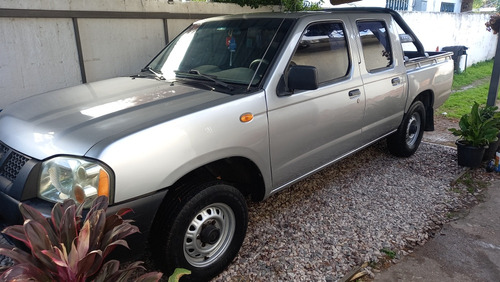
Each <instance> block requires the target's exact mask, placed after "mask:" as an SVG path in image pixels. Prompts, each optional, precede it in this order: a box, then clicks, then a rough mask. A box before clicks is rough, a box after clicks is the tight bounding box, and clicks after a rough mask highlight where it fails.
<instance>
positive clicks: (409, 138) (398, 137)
mask: <svg viewBox="0 0 500 282" xmlns="http://www.w3.org/2000/svg"><path fill="white" fill-rule="evenodd" d="M424 126H425V106H424V104H423V103H422V102H421V101H415V102H414V103H413V104H412V105H411V107H410V109H408V112H407V113H406V114H405V117H404V119H403V122H402V123H401V125H399V128H398V130H397V131H396V132H395V133H394V134H392V135H391V136H389V137H388V138H387V147H388V148H389V151H390V152H391V153H392V154H393V155H395V156H397V157H409V156H411V155H413V154H414V153H415V152H416V151H417V149H418V146H419V145H420V142H421V141H422V136H423V135H424Z"/></svg>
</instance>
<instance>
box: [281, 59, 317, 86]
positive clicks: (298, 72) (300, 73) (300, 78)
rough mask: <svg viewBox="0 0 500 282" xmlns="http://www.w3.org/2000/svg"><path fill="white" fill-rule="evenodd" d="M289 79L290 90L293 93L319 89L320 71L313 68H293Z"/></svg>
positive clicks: (298, 66) (289, 73) (299, 66)
mask: <svg viewBox="0 0 500 282" xmlns="http://www.w3.org/2000/svg"><path fill="white" fill-rule="evenodd" d="M287 79H288V81H287V85H288V89H290V90H291V91H292V92H294V91H295V90H315V89H318V70H317V69H316V67H313V66H301V65H297V66H291V67H290V70H289V72H288V78H287Z"/></svg>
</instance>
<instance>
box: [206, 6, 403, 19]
mask: <svg viewBox="0 0 500 282" xmlns="http://www.w3.org/2000/svg"><path fill="white" fill-rule="evenodd" d="M339 13H384V14H391V15H393V14H397V12H396V11H394V10H391V9H387V8H376V7H359V8H358V7H356V8H332V9H323V10H317V11H300V12H266V13H248V14H235V15H224V16H218V17H212V18H208V19H204V20H200V22H204V21H212V20H220V19H242V18H245V19H255V18H280V19H299V18H303V17H307V16H314V15H318V14H339ZM398 15H399V14H398Z"/></svg>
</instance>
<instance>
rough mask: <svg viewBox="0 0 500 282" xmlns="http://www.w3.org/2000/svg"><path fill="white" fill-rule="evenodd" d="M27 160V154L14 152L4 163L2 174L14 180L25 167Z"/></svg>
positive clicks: (0, 171) (0, 172)
mask: <svg viewBox="0 0 500 282" xmlns="http://www.w3.org/2000/svg"><path fill="white" fill-rule="evenodd" d="M27 161H28V158H26V157H25V156H22V155H20V154H18V153H16V152H12V153H11V154H10V156H9V157H8V159H7V161H6V162H5V163H4V164H3V165H2V169H1V170H0V175H1V176H3V177H5V178H7V179H8V180H10V181H12V182H14V180H16V177H17V175H18V174H19V171H21V168H23V166H24V164H26V162H27Z"/></svg>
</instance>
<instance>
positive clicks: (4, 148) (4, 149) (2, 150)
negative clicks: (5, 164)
mask: <svg viewBox="0 0 500 282" xmlns="http://www.w3.org/2000/svg"><path fill="white" fill-rule="evenodd" d="M7 152H9V147H7V146H5V145H4V144H2V143H0V160H1V159H2V158H3V156H4V155H5V154H7Z"/></svg>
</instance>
